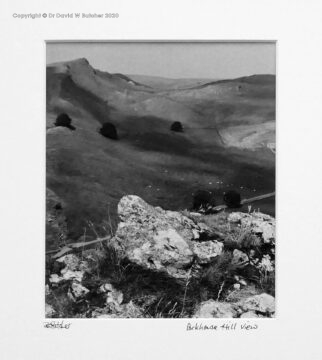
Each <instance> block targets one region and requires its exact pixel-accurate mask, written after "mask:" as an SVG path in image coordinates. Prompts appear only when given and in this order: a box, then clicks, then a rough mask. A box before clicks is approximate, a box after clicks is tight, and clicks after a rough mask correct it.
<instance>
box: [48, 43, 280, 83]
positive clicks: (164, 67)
mask: <svg viewBox="0 0 322 360" xmlns="http://www.w3.org/2000/svg"><path fill="white" fill-rule="evenodd" d="M275 51H276V50H275V42H221V43H219V42H172V43H171V42H170V43H169V42H48V43H47V51H46V61H47V64H50V63H54V62H60V61H68V60H74V59H77V58H84V57H85V58H86V59H87V60H88V61H89V63H90V64H91V65H92V66H93V67H94V68H96V69H99V70H102V71H107V72H110V73H123V74H132V75H150V76H160V77H167V78H174V79H179V78H211V79H225V78H226V79H227V78H235V77H239V76H247V75H253V74H275V61H276V59H275Z"/></svg>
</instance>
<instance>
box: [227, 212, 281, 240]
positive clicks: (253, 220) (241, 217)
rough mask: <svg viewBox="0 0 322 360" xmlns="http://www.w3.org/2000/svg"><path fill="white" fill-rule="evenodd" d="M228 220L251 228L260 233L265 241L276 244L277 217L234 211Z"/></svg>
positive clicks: (257, 233) (255, 232) (254, 232)
mask: <svg viewBox="0 0 322 360" xmlns="http://www.w3.org/2000/svg"><path fill="white" fill-rule="evenodd" d="M228 221H230V222H232V223H239V224H240V225H241V226H244V227H248V228H250V229H251V231H252V233H253V234H256V235H260V237H261V238H262V239H263V242H264V243H270V244H275V219H274V218H273V217H271V216H269V215H267V214H263V213H261V212H253V213H250V214H246V213H242V212H234V213H231V214H230V215H229V216H228Z"/></svg>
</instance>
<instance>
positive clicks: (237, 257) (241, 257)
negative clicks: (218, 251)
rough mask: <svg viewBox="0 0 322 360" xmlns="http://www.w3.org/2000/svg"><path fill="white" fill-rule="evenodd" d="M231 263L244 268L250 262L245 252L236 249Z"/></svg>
mask: <svg viewBox="0 0 322 360" xmlns="http://www.w3.org/2000/svg"><path fill="white" fill-rule="evenodd" d="M231 262H232V264H233V265H236V266H243V265H245V264H247V263H248V262H249V259H248V256H247V255H246V254H245V253H244V252H242V251H240V250H238V249H235V250H234V251H233V258H232V261H231Z"/></svg>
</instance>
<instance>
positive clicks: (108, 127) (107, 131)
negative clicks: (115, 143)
mask: <svg viewBox="0 0 322 360" xmlns="http://www.w3.org/2000/svg"><path fill="white" fill-rule="evenodd" d="M99 132H100V134H102V135H103V136H104V137H107V138H109V139H114V140H117V139H118V136H117V131H116V127H115V126H114V125H113V124H112V123H110V122H106V123H104V124H103V125H102V127H101V128H100V130H99Z"/></svg>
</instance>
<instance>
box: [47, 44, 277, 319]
mask: <svg viewBox="0 0 322 360" xmlns="http://www.w3.org/2000/svg"><path fill="white" fill-rule="evenodd" d="M45 81H46V249H45V251H46V253H45V258H46V261H45V267H46V269H45V274H46V275H45V277H46V279H45V289H44V292H45V294H46V296H45V298H46V304H45V311H46V318H91V319H109V318H170V319H176V318H228V319H234V318H246V319H247V318H274V317H275V244H276V242H278V241H279V239H278V238H276V236H275V215H276V214H275V163H276V162H275V157H276V154H278V149H277V153H276V139H275V137H276V135H275V133H276V130H275V129H276V43H275V42H274V41H239V42H237V41H235V42H234V41H225V42H216V41H210V42H207V41H184V42H183V41H171V42H169V41H168V42H167V41H157V42H156V41H154V42H153V41H132V42H131V41H125V42H118V41H113V42H111V41H87V42H76V41H66V42H64V41H48V42H47V43H46V79H45Z"/></svg>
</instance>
